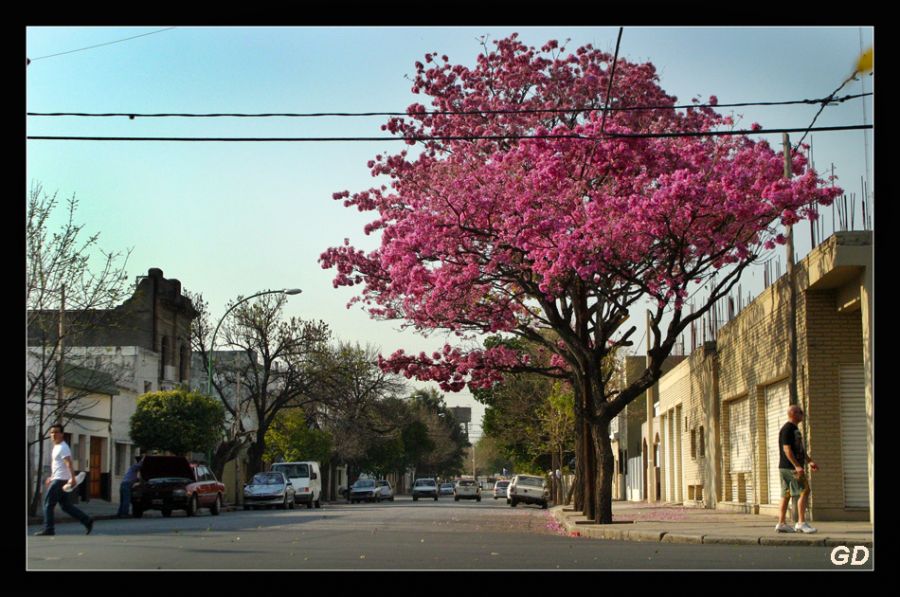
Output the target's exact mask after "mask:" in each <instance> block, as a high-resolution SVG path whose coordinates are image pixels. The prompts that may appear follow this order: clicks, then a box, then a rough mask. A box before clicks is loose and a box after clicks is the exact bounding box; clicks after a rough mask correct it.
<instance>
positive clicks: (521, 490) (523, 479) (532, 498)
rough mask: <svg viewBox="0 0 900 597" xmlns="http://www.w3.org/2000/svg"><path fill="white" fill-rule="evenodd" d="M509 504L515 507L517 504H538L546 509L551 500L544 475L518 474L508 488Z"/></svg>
mask: <svg viewBox="0 0 900 597" xmlns="http://www.w3.org/2000/svg"><path fill="white" fill-rule="evenodd" d="M508 496H509V499H508V501H509V505H510V506H512V507H513V508H515V507H516V505H517V504H538V505H540V507H541V508H544V509H546V508H547V504H548V502H550V490H549V489H548V488H547V482H546V481H545V480H544V478H543V477H537V476H534V475H516V476H515V477H513V480H512V483H510V484H509V489H508Z"/></svg>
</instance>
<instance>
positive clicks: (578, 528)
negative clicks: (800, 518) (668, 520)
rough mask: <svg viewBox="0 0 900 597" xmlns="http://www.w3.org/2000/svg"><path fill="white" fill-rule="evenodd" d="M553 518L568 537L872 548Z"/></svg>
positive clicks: (562, 515)
mask: <svg viewBox="0 0 900 597" xmlns="http://www.w3.org/2000/svg"><path fill="white" fill-rule="evenodd" d="M551 513H552V515H553V518H554V519H556V521H557V522H558V523H560V525H561V526H562V527H563V528H564V529H565V530H566V534H567V535H569V536H572V535H574V534H575V533H577V536H580V537H587V538H590V539H606V540H613V541H641V542H651V543H652V542H659V543H679V544H695V545H696V544H706V545H767V546H788V547H806V546H808V547H826V546H827V547H838V546H844V547H854V546H857V545H861V546H864V547H868V548H869V549H871V548H872V544H873V541H872V539H832V538H831V537H828V536H827V535H819V536H817V537H740V536H734V535H702V534H689V533H670V532H667V531H651V530H636V529H630V530H629V529H626V528H618V529H615V528H610V527H606V526H600V525H594V526H591V525H592V524H593V523H592V522H590V521H586V520H572V521H570V520H568V519H567V518H566V514H570V515H571V514H579V515H580V513H575V512H574V511H573V510H571V509H556V510H552V511H551Z"/></svg>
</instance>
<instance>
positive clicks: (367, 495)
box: [350, 479, 381, 504]
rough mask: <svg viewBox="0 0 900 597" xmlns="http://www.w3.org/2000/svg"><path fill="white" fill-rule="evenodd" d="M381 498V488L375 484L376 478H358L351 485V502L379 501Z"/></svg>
mask: <svg viewBox="0 0 900 597" xmlns="http://www.w3.org/2000/svg"><path fill="white" fill-rule="evenodd" d="M380 499H381V489H379V487H378V485H376V484H375V479H357V480H356V483H354V484H353V485H351V486H350V503H352V504H356V503H358V502H362V501H366V502H377V501H380Z"/></svg>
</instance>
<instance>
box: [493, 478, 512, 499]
mask: <svg viewBox="0 0 900 597" xmlns="http://www.w3.org/2000/svg"><path fill="white" fill-rule="evenodd" d="M507 487H509V481H497V482H496V483H495V484H494V499H495V500H496V499H497V498H505V497H506V488H507Z"/></svg>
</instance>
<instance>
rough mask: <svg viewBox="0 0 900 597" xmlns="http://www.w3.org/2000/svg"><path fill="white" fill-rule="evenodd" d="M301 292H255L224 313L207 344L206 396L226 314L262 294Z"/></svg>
mask: <svg viewBox="0 0 900 597" xmlns="http://www.w3.org/2000/svg"><path fill="white" fill-rule="evenodd" d="M301 292H303V291H302V290H300V289H299V288H285V289H283V290H264V291H262V292H257V293H256V294H252V295H250V296H248V297H247V298H244V299H241V300H239V301H238V302H236V303H235V304H233V305H231V308H230V309H228V310H227V311H225V315H223V316H222V319H220V320H219V324H218V325H217V326H216V329H215V331H214V332H213V335H212V340H210V342H209V358H208V359H207V376H206V393H207V395H210V396H211V395H212V363H213V350H214V348H215V346H216V334H218V333H219V328H220V327H222V323H223V322H224V321H225V318H226V317H228V314H229V313H231V312H232V311H234V309H235V307H237V306H238V305H240V304H241V303H246V302H247V301H249V300H250V299H253V298H256V297H258V296H263V295H264V294H300V293H301Z"/></svg>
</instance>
